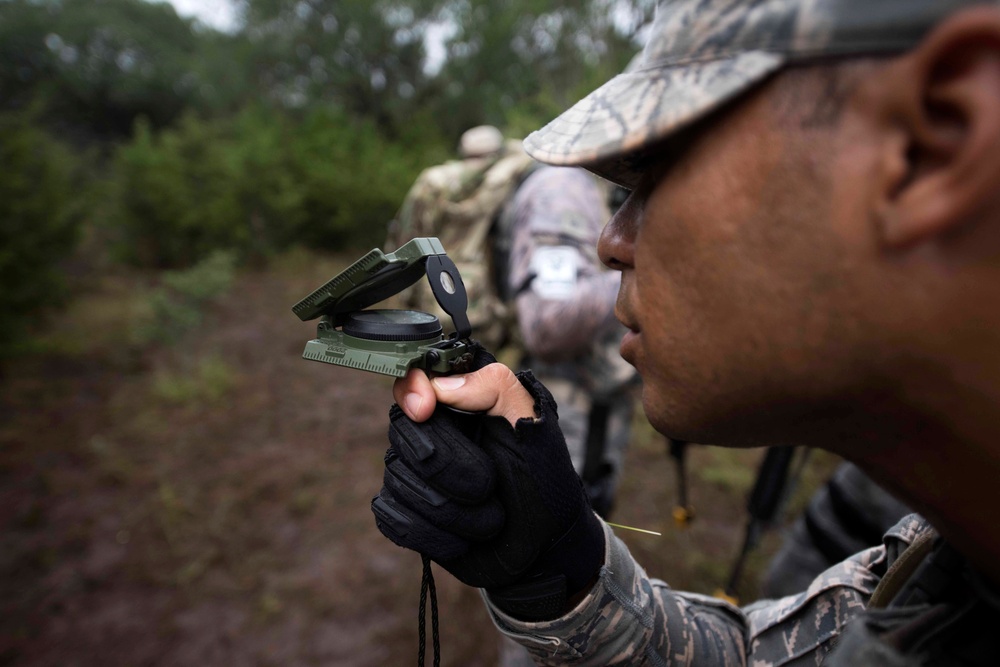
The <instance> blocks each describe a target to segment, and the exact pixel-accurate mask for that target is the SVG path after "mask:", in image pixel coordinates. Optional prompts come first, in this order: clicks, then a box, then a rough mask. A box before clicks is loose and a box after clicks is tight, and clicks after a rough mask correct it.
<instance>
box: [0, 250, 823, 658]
mask: <svg viewBox="0 0 1000 667" xmlns="http://www.w3.org/2000/svg"><path fill="white" fill-rule="evenodd" d="M335 266H336V264H335V263H331V262H330V261H328V260H316V261H315V262H314V263H312V264H309V265H306V266H304V267H303V266H299V267H295V266H292V267H290V268H289V267H285V268H284V269H281V268H279V269H274V270H271V271H269V272H266V273H264V272H257V273H248V274H244V275H242V276H241V277H240V279H239V281H238V284H237V285H236V287H235V288H234V290H233V291H232V293H231V294H230V295H229V297H228V298H227V299H225V300H223V301H221V302H220V303H218V304H216V305H215V306H213V308H212V309H211V312H209V313H208V316H207V318H206V320H205V322H204V324H203V326H202V327H201V328H200V329H199V330H198V331H197V332H195V333H192V334H190V335H188V336H187V337H185V338H184V339H183V340H182V341H180V342H179V343H177V344H174V345H172V346H169V347H167V346H157V347H150V346H146V347H136V346H135V345H130V344H129V343H128V342H127V341H123V340H122V339H120V338H119V337H116V336H115V335H114V333H113V329H114V327H115V326H124V325H125V322H124V321H122V320H117V321H116V320H114V318H111V319H110V320H108V319H107V318H104V319H101V317H98V315H97V313H100V312H105V310H106V309H104V310H102V308H99V307H98V306H100V305H101V304H103V305H104V306H107V305H108V304H109V303H116V302H117V301H116V300H120V299H123V298H126V297H127V294H129V290H128V288H126V287H123V285H128V284H130V282H129V281H130V280H131V278H128V277H126V278H122V279H121V280H120V281H119V282H114V281H112V282H104V283H102V284H101V285H100V286H99V287H98V288H97V289H96V290H95V291H94V292H93V293H92V294H90V295H88V299H89V300H87V301H85V302H84V304H83V305H82V306H78V307H77V308H76V309H75V310H72V311H70V312H69V313H68V314H67V316H66V318H64V319H61V320H60V322H59V325H58V326H59V329H58V330H53V331H50V332H48V333H47V334H46V335H47V336H48V339H50V340H52V339H53V337H54V339H55V340H62V342H63V343H65V344H64V345H58V344H54V345H48V346H42V347H41V349H40V350H39V351H37V352H35V353H31V354H27V355H24V356H22V357H21V358H19V359H17V360H14V361H12V362H10V363H8V364H7V365H6V367H5V368H4V374H3V377H2V378H0V382H2V385H3V387H2V392H0V531H2V532H0V612H2V613H0V664H11V665H25V666H27V665H31V666H37V667H41V666H47V665H53V666H55V665H81V666H89V665H102V666H112V665H192V664H198V665H204V666H209V665H220V666H221V665H226V666H238V665H271V664H273V665H284V666H287V667H292V666H295V665H331V666H332V665H355V666H368V665H372V666H374V665H403V664H413V663H415V661H416V647H417V622H416V620H417V602H418V594H419V585H420V559H419V557H418V556H417V555H415V554H413V553H409V552H406V551H404V550H402V549H399V548H397V547H395V546H394V545H392V544H391V543H389V542H388V541H387V540H385V539H384V538H382V536H381V535H380V534H379V533H378V531H377V529H376V528H375V526H374V522H373V520H372V517H371V511H370V509H369V501H370V498H371V497H372V496H373V495H374V494H375V493H376V492H377V491H378V488H379V486H380V484H381V475H382V456H383V453H384V450H385V447H386V438H385V430H386V413H387V409H388V405H389V402H390V400H391V399H390V386H391V382H390V380H389V379H388V378H384V377H381V376H377V375H372V374H366V373H359V372H356V371H349V370H345V369H340V368H335V367H332V366H326V365H323V364H316V363H310V362H305V361H303V360H301V359H300V356H299V355H300V354H301V350H302V346H303V344H304V342H305V341H306V340H307V339H308V338H310V337H311V336H312V334H313V324H312V323H307V324H303V323H301V322H299V321H298V320H297V319H296V318H295V317H294V316H293V315H292V313H291V311H290V306H291V304H292V303H294V302H295V301H296V300H297V299H299V298H300V297H302V296H304V295H305V294H306V293H308V291H309V290H310V289H311V288H312V287H315V286H316V285H317V284H319V283H320V282H322V281H323V280H325V279H326V278H328V277H329V276H330V275H332V274H333V273H334V272H335V271H334V268H335ZM126 310H127V309H126ZM70 343H72V344H70ZM213 369H214V371H213ZM636 431H637V433H636V438H635V442H634V444H633V446H632V448H631V450H630V452H629V457H628V462H627V468H626V480H625V483H624V488H623V490H622V493H621V495H620V497H619V503H618V509H617V511H616V515H615V517H614V519H615V520H617V521H619V522H621V523H625V524H629V525H635V526H640V527H644V528H650V529H654V530H662V531H663V532H664V533H665V535H664V537H662V538H655V537H649V536H644V535H640V534H636V533H622V536H623V538H624V539H625V540H626V541H627V542H628V543H629V545H630V547H631V548H632V549H633V551H634V552H635V553H636V554H637V557H638V558H639V559H640V561H641V562H643V563H644V564H645V566H646V567H647V569H648V570H649V571H650V572H651V573H653V574H655V575H657V576H661V577H663V578H665V579H667V580H669V581H671V583H672V584H674V586H675V587H678V588H688V589H693V590H699V591H703V592H711V591H712V590H713V589H714V588H715V587H717V586H719V585H721V584H722V583H723V582H724V581H725V577H726V573H727V572H728V568H729V567H730V564H731V562H732V559H733V556H734V555H735V552H736V550H737V548H738V545H739V541H740V539H741V533H742V527H743V524H744V521H745V514H744V512H743V509H742V507H743V503H744V498H745V495H746V491H747V489H748V486H749V484H750V482H751V480H752V469H753V466H754V465H756V461H757V460H759V456H760V454H759V453H758V452H722V453H719V451H720V450H710V449H704V448H699V449H698V450H697V451H696V452H694V453H693V455H692V460H691V462H690V465H691V469H692V474H691V486H692V496H693V498H694V502H695V504H696V505H697V509H698V513H699V515H698V519H697V520H696V521H695V522H694V524H693V525H692V527H691V528H690V529H688V530H686V531H680V530H678V529H676V528H675V527H674V526H673V525H672V519H671V518H670V512H671V509H672V504H673V501H674V498H675V495H674V494H675V484H674V481H675V477H674V469H673V467H672V465H671V463H670V461H669V460H668V458H667V457H666V455H665V447H664V444H663V440H662V438H660V437H659V436H657V435H655V434H654V433H652V431H651V430H650V429H649V427H648V425H647V424H646V423H645V422H644V420H642V418H641V416H639V417H637V421H636ZM829 467H830V461H829V460H823V459H819V460H818V462H817V463H815V464H814V465H812V466H811V467H810V472H809V476H808V478H807V481H806V483H804V484H803V485H802V488H801V489H800V494H799V495H800V496H803V495H804V494H805V492H806V491H808V489H810V488H812V486H814V484H815V480H816V479H819V477H820V476H821V475H822V474H824V473H825V471H826V470H828V469H829ZM774 543H775V538H774V537H772V538H770V539H769V540H768V541H766V542H765V544H764V545H763V547H762V548H761V549H760V550H759V551H758V552H757V553H756V554H755V557H754V559H753V560H752V562H751V568H750V570H749V572H748V575H747V577H746V578H745V580H744V584H743V587H742V589H741V590H742V592H743V594H744V595H746V596H748V597H751V596H752V594H753V590H754V577H755V574H756V572H757V571H758V570H759V566H760V563H762V562H763V561H764V560H765V559H766V557H767V555H768V553H770V552H771V551H772V550H773V547H774ZM436 574H437V583H438V595H439V601H440V618H441V628H442V635H441V645H442V650H443V654H444V655H443V660H442V664H444V665H472V666H475V665H484V666H485V665H492V664H495V661H496V647H497V640H496V635H495V632H494V630H493V627H492V625H491V624H490V622H489V620H488V618H487V616H486V613H485V611H484V609H483V607H482V604H481V601H480V599H479V596H478V593H477V592H476V591H473V590H470V589H467V588H465V587H464V586H461V585H460V584H457V583H456V582H455V581H454V580H453V579H451V578H450V577H449V576H448V575H447V573H445V572H443V571H441V570H439V569H438V570H436ZM428 643H429V642H428Z"/></svg>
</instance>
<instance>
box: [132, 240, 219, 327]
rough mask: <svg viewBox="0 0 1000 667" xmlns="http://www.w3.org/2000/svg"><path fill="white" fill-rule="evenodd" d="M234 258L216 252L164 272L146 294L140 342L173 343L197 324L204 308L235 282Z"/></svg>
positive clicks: (140, 324) (140, 323)
mask: <svg viewBox="0 0 1000 667" xmlns="http://www.w3.org/2000/svg"><path fill="white" fill-rule="evenodd" d="M235 267H236V256H235V255H234V254H233V253H231V252H225V251H221V250H220V251H216V252H214V253H212V254H211V255H209V256H208V257H206V258H205V259H203V260H201V261H200V262H198V263H197V264H195V265H194V266H193V267H191V268H189V269H183V270H175V271H165V272H164V273H163V276H162V278H161V284H160V286H159V287H157V288H156V289H154V290H152V291H151V292H150V293H149V296H148V298H147V303H148V305H149V311H148V313H149V315H148V317H149V319H148V320H145V321H142V322H139V323H137V326H138V327H139V331H138V336H137V337H138V339H139V341H140V342H153V341H159V342H165V343H170V342H174V341H176V340H177V339H178V338H180V337H181V336H182V335H183V334H185V333H186V332H188V331H190V330H191V329H193V328H195V327H196V326H198V325H199V324H200V323H201V320H202V316H203V314H204V310H205V305H206V304H207V303H208V302H210V301H211V300H213V299H215V298H216V297H219V296H221V295H223V294H225V293H226V292H227V291H228V290H229V288H230V286H231V285H232V283H233V279H234V278H235Z"/></svg>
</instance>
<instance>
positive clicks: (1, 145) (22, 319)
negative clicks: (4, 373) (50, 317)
mask: <svg viewBox="0 0 1000 667" xmlns="http://www.w3.org/2000/svg"><path fill="white" fill-rule="evenodd" d="M73 176H74V168H73V159H72V155H71V154H70V153H69V151H67V150H66V149H65V148H64V147H63V146H62V145H60V144H59V143H57V142H56V141H54V140H53V139H51V138H50V137H48V136H47V135H46V134H45V133H43V132H42V131H40V130H38V129H37V128H35V127H34V126H33V125H32V124H31V122H30V120H29V119H27V118H26V117H23V116H14V115H3V116H0V312H2V313H3V317H2V318H0V355H6V354H9V353H10V352H11V351H12V350H13V349H14V346H15V344H16V343H17V342H18V341H19V340H21V339H23V336H24V334H25V332H26V331H27V330H28V323H29V321H30V319H31V317H32V316H33V315H34V314H36V313H37V312H38V311H39V310H40V308H42V307H44V306H51V305H56V304H58V303H61V302H63V301H64V300H65V297H66V295H67V289H66V283H65V280H64V278H63V275H62V273H61V271H60V270H59V264H60V262H61V261H62V260H64V259H65V258H66V257H67V256H68V255H69V254H70V253H71V252H72V250H73V248H74V246H75V243H76V241H77V238H78V231H79V224H78V223H79V217H78V216H77V215H76V214H75V207H74V205H73V199H72V197H73V193H74V188H73V185H74V184H73Z"/></svg>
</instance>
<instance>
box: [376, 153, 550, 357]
mask: <svg viewBox="0 0 1000 667" xmlns="http://www.w3.org/2000/svg"><path fill="white" fill-rule="evenodd" d="M536 166H537V163H536V162H535V161H534V160H532V159H531V158H530V157H528V155H527V154H526V153H525V152H524V150H523V149H522V148H521V142H520V141H516V140H508V141H507V142H506V143H505V147H504V150H503V152H502V153H501V154H499V155H498V156H494V157H490V158H473V159H466V160H453V161H451V162H447V163H445V164H443V165H439V166H436V167H431V168H429V169H427V170H425V171H424V172H423V173H422V174H421V175H420V177H419V178H418V179H417V181H416V182H415V183H414V184H413V187H411V188H410V192H409V193H408V194H407V196H406V199H405V200H404V202H403V205H402V207H401V208H400V212H399V214H398V216H397V219H396V220H395V221H393V225H392V227H391V228H390V236H389V240H388V242H387V246H391V247H387V250H394V249H395V248H397V247H399V246H400V245H402V244H403V243H405V242H406V241H409V240H410V239H411V238H415V237H417V236H436V237H437V238H438V239H440V241H441V244H442V245H443V246H444V249H445V251H447V253H448V256H449V257H450V258H451V259H452V261H454V262H455V265H456V266H457V267H458V270H459V272H460V273H461V275H462V281H463V282H464V283H465V289H466V292H467V293H468V295H469V310H468V315H469V322H470V323H471V324H472V335H473V338H476V339H477V340H479V341H480V342H482V343H483V345H485V346H486V348H487V349H488V350H490V351H491V352H493V353H494V354H497V353H499V352H500V350H501V349H502V348H504V347H509V346H510V345H511V343H512V341H514V340H516V338H517V336H516V333H515V330H516V327H515V326H514V313H513V309H512V307H511V306H510V305H509V304H508V303H506V302H505V301H504V300H503V299H502V298H501V296H500V291H499V290H498V285H497V276H498V275H499V272H498V269H499V268H501V267H497V266H495V264H494V262H495V257H494V252H493V250H494V248H493V233H494V229H495V223H496V220H497V218H498V216H499V214H500V211H501V209H502V208H503V206H504V204H505V203H506V202H507V200H508V199H509V198H510V197H511V196H512V195H513V194H514V192H515V191H516V190H517V188H518V186H519V185H520V184H521V182H522V181H523V180H524V179H525V178H527V176H528V174H529V173H530V172H531V170H532V169H533V168H534V167H536ZM401 306H402V307H405V308H412V309H414V310H422V311H425V312H429V313H433V314H434V315H437V317H438V318H439V319H440V320H441V323H442V325H444V326H445V330H446V331H448V330H449V326H450V318H449V317H448V316H447V315H446V314H445V313H444V312H443V311H442V310H441V308H440V307H439V306H438V304H437V302H436V301H435V299H434V296H433V294H432V293H431V291H430V288H429V287H428V285H427V283H426V281H420V282H418V283H417V284H416V285H414V286H413V287H412V288H410V289H408V290H407V291H405V292H404V293H403V294H402V295H401Z"/></svg>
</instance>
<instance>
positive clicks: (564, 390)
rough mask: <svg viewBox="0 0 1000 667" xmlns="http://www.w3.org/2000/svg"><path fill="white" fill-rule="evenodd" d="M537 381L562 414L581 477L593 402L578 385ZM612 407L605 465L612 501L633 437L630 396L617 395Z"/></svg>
mask: <svg viewBox="0 0 1000 667" xmlns="http://www.w3.org/2000/svg"><path fill="white" fill-rule="evenodd" d="M538 379H539V381H541V382H542V384H544V385H545V386H546V387H547V388H548V390H549V391H550V392H552V397H553V398H555V401H556V406H557V407H558V411H559V427H560V428H561V429H562V432H563V436H564V437H565V438H566V447H567V449H569V455H570V459H572V461H573V468H574V469H575V470H576V471H577V473H578V474H581V475H582V474H583V467H584V464H585V463H586V460H587V451H586V448H587V427H588V425H589V419H590V409H591V406H592V405H593V399H592V397H591V396H590V394H588V393H587V392H585V391H584V390H582V389H581V388H580V386H579V385H578V384H577V383H575V382H572V381H570V380H566V379H564V378H558V377H545V376H539V377H538ZM609 407H610V409H609V412H608V422H607V430H606V432H605V437H604V453H603V456H602V461H603V463H605V464H606V465H607V466H608V467H609V468H610V470H611V478H610V489H611V491H612V493H611V496H612V497H613V496H614V490H615V489H617V487H618V480H619V478H620V477H621V472H622V463H623V460H624V458H625V449H626V447H627V446H628V441H629V437H630V436H631V427H632V411H633V408H634V400H633V398H632V395H631V393H630V392H625V391H623V392H620V393H619V394H617V395H615V396H614V397H613V398H611V399H610V406H609Z"/></svg>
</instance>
